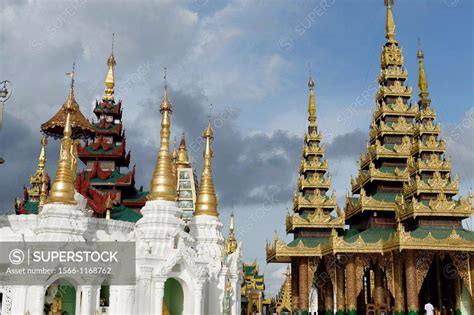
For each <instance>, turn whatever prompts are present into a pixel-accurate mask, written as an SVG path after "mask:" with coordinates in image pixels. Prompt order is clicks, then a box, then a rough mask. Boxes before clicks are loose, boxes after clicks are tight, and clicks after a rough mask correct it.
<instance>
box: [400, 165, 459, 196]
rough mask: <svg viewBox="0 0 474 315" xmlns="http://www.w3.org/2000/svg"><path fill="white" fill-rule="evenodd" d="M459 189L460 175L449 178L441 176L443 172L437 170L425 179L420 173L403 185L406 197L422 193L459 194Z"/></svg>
mask: <svg viewBox="0 0 474 315" xmlns="http://www.w3.org/2000/svg"><path fill="white" fill-rule="evenodd" d="M458 190H459V177H458V176H457V175H456V177H455V179H454V181H451V180H450V179H449V178H443V177H441V173H440V172H438V171H436V172H434V173H433V177H432V178H429V179H428V180H427V181H424V180H422V179H421V178H420V176H419V175H416V176H415V178H414V179H413V178H412V179H411V181H410V184H404V185H403V193H404V195H405V197H407V196H411V195H413V194H415V195H419V194H421V193H448V194H453V195H455V194H457V193H458Z"/></svg>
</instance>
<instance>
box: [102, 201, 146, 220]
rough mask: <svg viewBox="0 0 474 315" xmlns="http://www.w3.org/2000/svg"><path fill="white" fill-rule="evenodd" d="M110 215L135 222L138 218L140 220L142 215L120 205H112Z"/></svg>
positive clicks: (117, 218) (115, 218)
mask: <svg viewBox="0 0 474 315" xmlns="http://www.w3.org/2000/svg"><path fill="white" fill-rule="evenodd" d="M110 217H111V218H112V219H114V220H120V221H127V222H137V221H138V220H140V218H141V217H142V215H141V214H139V213H136V212H135V211H133V210H132V209H131V208H128V207H125V206H123V205H120V206H114V207H113V208H112V211H111V213H110Z"/></svg>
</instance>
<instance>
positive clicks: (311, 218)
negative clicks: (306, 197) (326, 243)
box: [285, 207, 345, 233]
mask: <svg viewBox="0 0 474 315" xmlns="http://www.w3.org/2000/svg"><path fill="white" fill-rule="evenodd" d="M337 212H338V216H337V217H336V218H334V217H332V216H331V215H330V214H329V213H325V212H324V210H323V209H321V208H318V209H316V210H315V211H314V212H313V213H310V214H308V217H307V219H304V218H302V217H301V216H299V215H298V214H292V215H291V214H289V213H287V215H286V220H285V221H286V232H287V233H289V232H290V231H293V230H294V229H297V228H306V229H308V228H315V229H317V228H320V229H328V228H337V229H343V228H344V224H345V217H344V214H343V213H342V211H341V210H340V209H339V207H338V209H337Z"/></svg>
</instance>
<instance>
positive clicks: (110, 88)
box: [102, 34, 117, 101]
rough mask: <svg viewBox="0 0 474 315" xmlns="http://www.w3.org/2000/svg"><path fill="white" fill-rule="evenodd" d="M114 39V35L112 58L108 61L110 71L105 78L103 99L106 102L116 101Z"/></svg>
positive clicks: (113, 35) (113, 36)
mask: <svg viewBox="0 0 474 315" xmlns="http://www.w3.org/2000/svg"><path fill="white" fill-rule="evenodd" d="M114 38H115V34H112V50H111V51H110V56H109V58H108V59H107V66H109V70H108V71H107V76H106V77H105V95H104V97H103V98H102V100H104V101H113V100H114V87H115V79H114V67H115V65H116V64H117V63H116V62H115V57H114Z"/></svg>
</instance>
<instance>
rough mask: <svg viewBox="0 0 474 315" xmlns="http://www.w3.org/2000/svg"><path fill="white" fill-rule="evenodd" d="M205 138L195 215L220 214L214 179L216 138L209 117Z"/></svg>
mask: <svg viewBox="0 0 474 315" xmlns="http://www.w3.org/2000/svg"><path fill="white" fill-rule="evenodd" d="M203 138H204V140H205V141H206V143H205V147H204V154H203V156H204V165H203V169H202V175H201V186H200V189H199V194H198V197H197V201H196V211H195V213H194V215H212V216H218V215H219V214H218V213H217V196H216V191H215V188H214V182H213V179H212V156H213V153H212V147H211V144H212V140H213V139H214V134H213V130H212V127H211V119H210V117H209V119H208V123H207V127H206V129H204V133H203Z"/></svg>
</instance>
